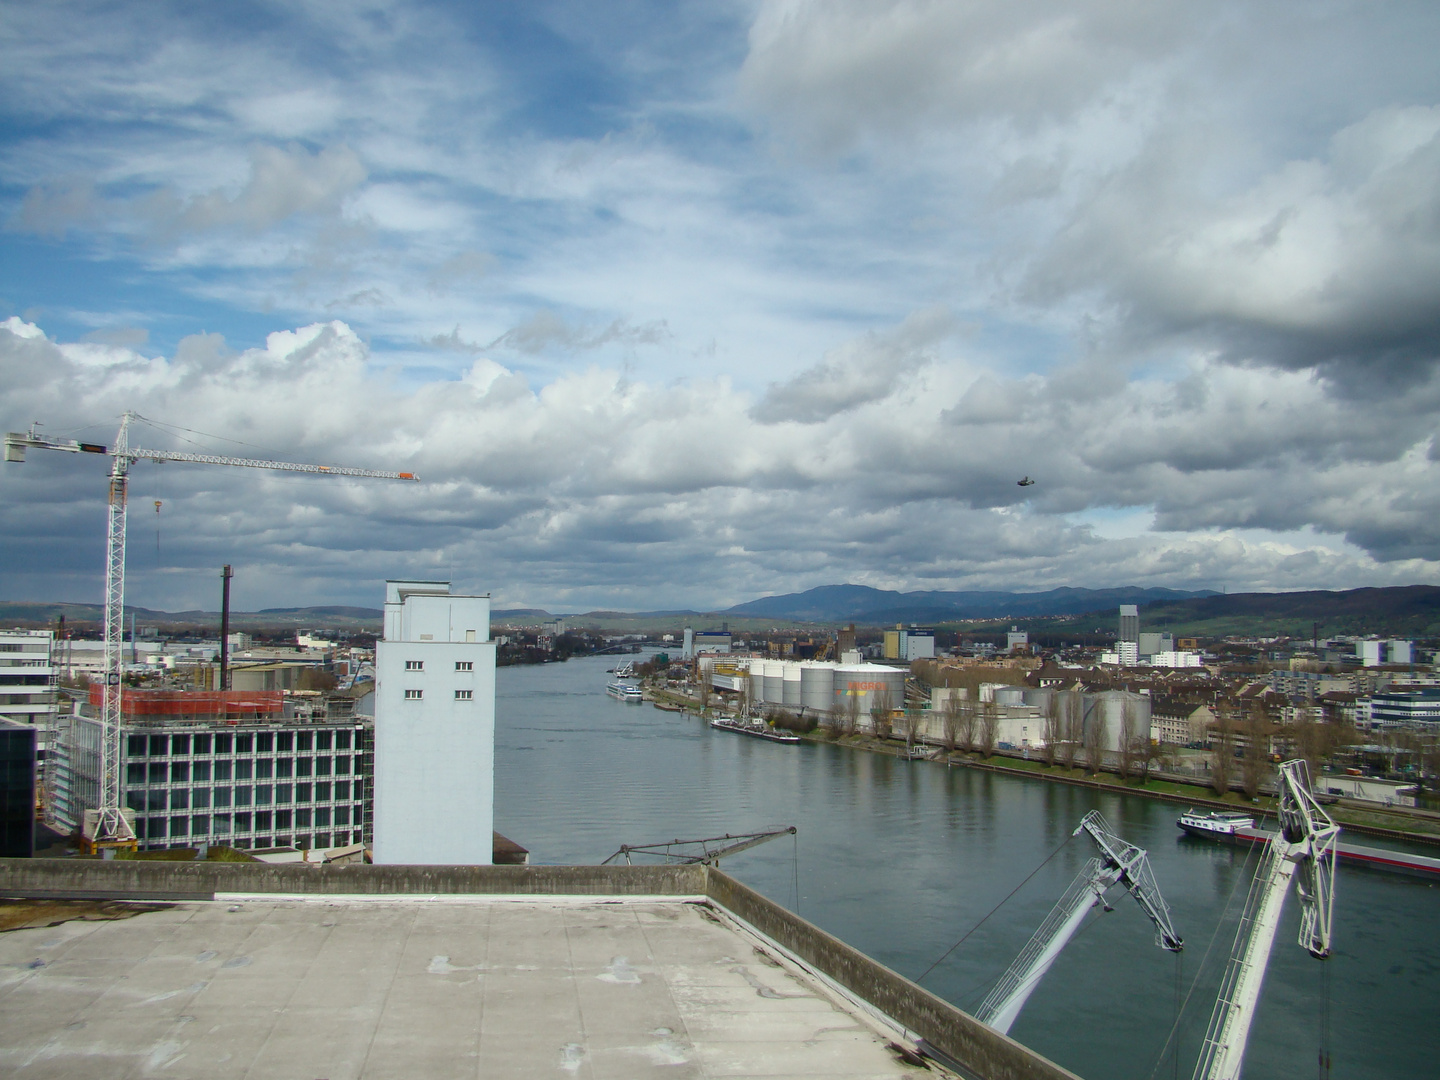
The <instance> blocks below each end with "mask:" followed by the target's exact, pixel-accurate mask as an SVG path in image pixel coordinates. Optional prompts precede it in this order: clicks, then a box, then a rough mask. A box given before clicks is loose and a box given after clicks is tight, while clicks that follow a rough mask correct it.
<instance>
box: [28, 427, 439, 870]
mask: <svg viewBox="0 0 1440 1080" xmlns="http://www.w3.org/2000/svg"><path fill="white" fill-rule="evenodd" d="M140 419H144V418H143V417H141V416H140V415H139V414H138V413H135V412H126V413H125V414H124V416H122V417H121V418H120V430H119V432H118V433H117V434H116V436H115V444H114V445H113V446H111V447H108V448H107V447H105V446H101V445H99V444H98V443H87V442H76V441H74V440H73V439H52V438H50V437H49V436H46V435H41V434H40V433H39V432H38V431H37V430H36V426H37V425H35V424H32V425H31V426H30V430H29V431H28V432H25V433H23V434H22V433H19V432H14V431H12V432H10V433H9V434H7V435H6V436H5V460H6V461H14V462H23V461H24V460H25V451H26V450H27V449H32V448H33V449H37V450H63V451H65V452H66V453H70V454H108V455H109V456H110V459H111V465H110V491H109V527H108V530H107V533H106V542H105V684H104V687H103V690H104V694H103V697H102V707H101V713H100V732H101V750H100V785H99V805H98V806H97V807H96V820H95V822H94V829H93V832H91V830H89V829H87V830H85V831H86V832H89V833H90V837H93V839H91V838H87V839H88V840H89V843H88V847H90V848H91V849H95V848H104V847H134V846H135V844H136V837H135V831H134V829H133V828H132V827H131V826H130V823H129V822H128V821H127V820H126V818H125V815H124V814H123V813H122V812H121V809H120V725H121V715H122V714H121V697H122V694H123V688H122V679H121V673H122V664H121V641H122V632H123V612H124V608H125V504H126V495H127V490H128V486H129V476H130V467H131V466H132V465H134V464H135V463H136V462H137V461H154V462H165V461H188V462H193V463H196V464H201V465H240V466H245V467H247V468H252V469H277V470H281V471H284V472H300V473H318V474H320V475H323V476H364V477H374V478H377V479H384V480H418V479H419V477H417V476H416V475H415V474H414V473H408V472H381V471H379V470H376V469H353V468H346V467H342V466H337V465H305V464H297V463H294V462H288V461H266V460H262V459H256V458H239V457H225V456H222V455H219V454H194V453H186V452H183V451H177V450H144V449H140V448H138V447H132V446H131V445H130V424H131V422H132V421H134V420H140ZM88 824H89V823H88V822H87V825H88Z"/></svg>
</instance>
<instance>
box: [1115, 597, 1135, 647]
mask: <svg viewBox="0 0 1440 1080" xmlns="http://www.w3.org/2000/svg"><path fill="white" fill-rule="evenodd" d="M1115 640H1116V641H1117V642H1118V641H1132V642H1134V643H1135V644H1136V645H1137V646H1138V645H1139V644H1140V607H1139V605H1138V604H1121V605H1120V633H1119V634H1118V635H1117V636H1116V639H1115Z"/></svg>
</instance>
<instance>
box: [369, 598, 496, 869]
mask: <svg viewBox="0 0 1440 1080" xmlns="http://www.w3.org/2000/svg"><path fill="white" fill-rule="evenodd" d="M494 790H495V643H494V642H493V641H491V640H490V598H489V597H488V596H461V595H458V594H454V593H451V592H450V583H449V582H448V581H389V582H386V584H385V631H384V638H383V640H381V641H379V642H377V643H376V646H375V839H374V859H375V862H377V863H403V864H408V865H421V864H431V865H433V864H438V865H459V864H465V865H472V866H473V865H489V864H490V862H491V859H492V855H493V850H494V848H493V836H492V830H493V828H494V816H495V809H494Z"/></svg>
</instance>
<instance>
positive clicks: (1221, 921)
mask: <svg viewBox="0 0 1440 1080" xmlns="http://www.w3.org/2000/svg"><path fill="white" fill-rule="evenodd" d="M1254 853H1255V847H1254V846H1252V847H1251V848H1250V850H1249V851H1247V852H1246V853H1245V861H1244V862H1243V863H1241V864H1240V869H1241V871H1242V872H1241V873H1239V874H1236V875H1235V884H1233V885H1231V886H1230V895H1229V896H1227V897H1226V898H1225V906H1224V907H1223V908H1222V909H1221V911H1220V918H1218V919H1216V920H1215V930H1214V931H1213V932H1212V933H1211V935H1210V943H1209V944H1208V945H1206V946H1205V955H1203V956H1202V957H1200V966H1199V967H1197V968H1196V969H1195V978H1194V979H1192V980H1191V982H1190V989H1189V990H1188V991H1186V993H1185V1000H1184V1001H1182V1002H1181V1003H1180V1007H1179V1008H1178V1009H1177V1010H1176V1012H1175V1022H1174V1023H1173V1024H1171V1025H1170V1034H1168V1035H1166V1036H1165V1045H1164V1046H1162V1047H1160V1053H1159V1054H1158V1055H1157V1056H1156V1058H1155V1064H1154V1066H1153V1067H1152V1068H1151V1069H1150V1076H1149V1080H1155V1077H1156V1076H1157V1075H1159V1072H1160V1066H1161V1065H1162V1064H1164V1062H1165V1055H1166V1053H1168V1052H1169V1050H1170V1043H1171V1042H1172V1041H1174V1039H1175V1035H1176V1033H1177V1032H1178V1031H1179V1030H1180V1018H1181V1017H1182V1016H1183V1015H1184V1013H1185V1010H1186V1008H1188V1007H1189V1005H1190V999H1191V998H1192V997H1193V996H1194V994H1195V988H1196V987H1197V986H1199V985H1200V976H1201V975H1203V974H1204V973H1205V964H1206V962H1207V961H1208V960H1209V959H1210V953H1211V951H1212V950H1213V949H1214V948H1215V942H1216V941H1217V940H1218V939H1219V937H1220V928H1221V927H1223V926H1224V925H1225V916H1226V914H1227V913H1228V912H1229V911H1230V906H1231V905H1232V904H1233V903H1234V902H1235V893H1236V891H1238V890H1239V888H1240V883H1241V882H1242V881H1244V880H1245V879H1246V877H1247V875H1246V874H1245V873H1244V871H1245V869H1246V868H1248V867H1249V865H1250V856H1251V855H1253V854H1254ZM1257 869H1258V867H1257ZM1249 876H1251V877H1252V878H1253V875H1249ZM1243 916H1244V912H1243V911H1242V912H1241V917H1242V918H1243ZM1175 1069H1176V1072H1177V1073H1178V1072H1179V1069H1180V1047H1179V1045H1178V1044H1177V1045H1176V1047H1175Z"/></svg>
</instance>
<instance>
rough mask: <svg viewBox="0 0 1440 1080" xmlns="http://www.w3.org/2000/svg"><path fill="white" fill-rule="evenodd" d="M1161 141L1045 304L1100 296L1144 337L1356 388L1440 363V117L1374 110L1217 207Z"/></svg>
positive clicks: (1031, 283)
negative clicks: (1322, 149)
mask: <svg viewBox="0 0 1440 1080" xmlns="http://www.w3.org/2000/svg"><path fill="white" fill-rule="evenodd" d="M1195 165H1196V162H1195V160H1194V148H1193V147H1190V146H1186V145H1183V144H1180V143H1178V142H1177V141H1176V140H1170V139H1162V140H1157V141H1156V142H1155V143H1153V144H1152V145H1151V146H1150V147H1149V148H1148V149H1147V150H1146V152H1145V153H1144V154H1142V155H1141V156H1140V157H1139V158H1137V159H1136V160H1135V161H1134V162H1133V163H1131V164H1130V165H1129V166H1127V167H1126V168H1125V169H1123V170H1120V171H1119V172H1117V173H1116V174H1115V175H1113V176H1111V177H1110V178H1108V179H1107V181H1106V182H1105V183H1104V184H1103V185H1101V186H1100V187H1099V189H1098V190H1097V191H1096V192H1095V194H1094V195H1093V196H1092V197H1091V198H1089V199H1087V200H1085V201H1084V202H1082V203H1081V204H1080V205H1079V206H1078V207H1077V208H1076V210H1075V211H1074V214H1073V216H1072V218H1071V220H1070V222H1069V224H1068V225H1067V226H1066V227H1065V228H1064V229H1063V230H1062V232H1061V233H1060V234H1059V235H1058V236H1057V238H1056V240H1055V242H1054V243H1053V244H1052V245H1051V246H1050V248H1049V250H1048V251H1046V252H1045V253H1044V255H1043V257H1042V258H1040V259H1039V260H1038V261H1037V263H1036V264H1035V266H1034V267H1033V268H1032V270H1031V271H1030V274H1029V277H1028V280H1027V283H1026V290H1027V293H1028V295H1029V296H1030V297H1031V298H1032V299H1035V300H1038V301H1041V302H1045V301H1048V300H1050V299H1053V298H1054V297H1056V296H1058V295H1061V294H1066V293H1073V292H1092V291H1099V292H1100V293H1102V294H1103V295H1104V297H1105V299H1106V300H1107V301H1108V302H1109V303H1111V304H1114V305H1117V306H1119V307H1120V308H1121V309H1122V310H1123V311H1124V312H1125V314H1126V316H1127V318H1128V319H1129V321H1130V324H1131V326H1132V329H1133V330H1135V331H1136V332H1150V333H1158V332H1163V333H1173V334H1178V333H1185V334H1191V335H1196V336H1199V337H1201V338H1202V339H1204V340H1209V341H1213V342H1215V343H1216V344H1217V345H1218V346H1219V347H1220V348H1221V349H1223V350H1224V352H1225V353H1226V355H1228V356H1229V357H1230V358H1232V359H1235V360H1239V361H1243V362H1262V363H1276V364H1282V365H1284V366H1287V367H1291V368H1296V369H1301V368H1310V367H1314V366H1319V367H1321V368H1322V370H1325V371H1326V372H1327V373H1330V374H1332V375H1338V376H1340V377H1342V378H1343V379H1345V380H1347V381H1350V382H1354V381H1355V378H1356V376H1357V374H1358V373H1357V372H1355V371H1353V370H1348V369H1350V368H1353V367H1357V366H1358V367H1360V368H1363V370H1364V372H1365V373H1366V374H1365V375H1364V376H1363V378H1366V379H1371V380H1373V379H1377V378H1380V379H1383V378H1384V377H1385V376H1387V375H1398V376H1403V377H1407V378H1408V377H1409V376H1410V375H1412V374H1414V373H1415V372H1416V371H1417V369H1418V370H1424V369H1428V368H1429V367H1430V366H1432V365H1433V364H1434V362H1435V360H1436V359H1437V357H1440V183H1437V178H1440V106H1430V107H1421V106H1411V107H1405V108H1393V107H1392V108H1386V109H1381V110H1377V111H1375V112H1373V113H1371V114H1369V115H1368V116H1366V117H1365V118H1364V119H1363V120H1361V121H1360V122H1358V123H1356V124H1352V125H1350V126H1348V127H1346V128H1344V129H1342V130H1341V131H1339V132H1337V133H1336V134H1335V136H1334V137H1333V138H1332V140H1331V142H1330V146H1329V148H1328V152H1327V153H1326V154H1325V155H1323V156H1322V157H1319V158H1316V159H1307V160H1295V161H1289V162H1285V163H1284V164H1282V165H1280V166H1279V167H1278V168H1276V169H1275V170H1274V171H1272V172H1269V173H1267V174H1265V175H1262V176H1260V177H1257V178H1256V179H1255V180H1254V181H1253V182H1252V183H1250V184H1248V185H1246V186H1244V187H1243V188H1241V189H1239V190H1236V191H1234V192H1232V193H1230V194H1228V195H1225V196H1223V197H1220V198H1215V197H1213V196H1212V195H1211V194H1210V193H1208V192H1206V191H1204V190H1203V189H1202V187H1201V183H1202V181H1201V179H1200V177H1199V176H1197V172H1196V169H1195Z"/></svg>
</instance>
